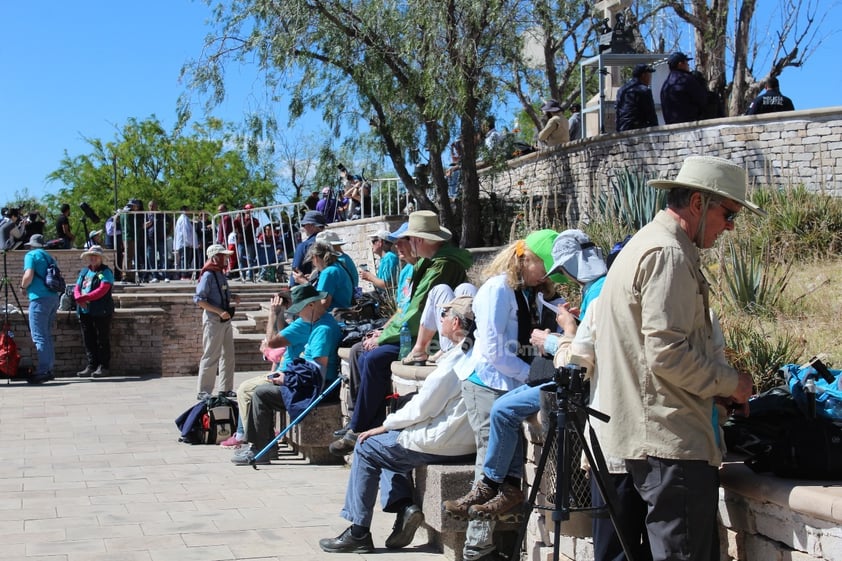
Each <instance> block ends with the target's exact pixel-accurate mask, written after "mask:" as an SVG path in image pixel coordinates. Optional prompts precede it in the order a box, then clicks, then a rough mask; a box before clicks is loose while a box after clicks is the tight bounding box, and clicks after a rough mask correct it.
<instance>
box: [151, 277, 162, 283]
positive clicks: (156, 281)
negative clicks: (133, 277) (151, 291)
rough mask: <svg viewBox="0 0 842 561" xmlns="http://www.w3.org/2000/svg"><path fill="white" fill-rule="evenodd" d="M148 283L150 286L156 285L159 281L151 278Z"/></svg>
mask: <svg viewBox="0 0 842 561" xmlns="http://www.w3.org/2000/svg"><path fill="white" fill-rule="evenodd" d="M149 282H150V283H152V284H156V283H158V282H160V281H158V279H156V278H153V279H151V280H150V281H149Z"/></svg>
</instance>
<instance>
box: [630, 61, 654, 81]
mask: <svg viewBox="0 0 842 561" xmlns="http://www.w3.org/2000/svg"><path fill="white" fill-rule="evenodd" d="M645 72H649V73H652V72H655V68H653V67H652V66H649V65H648V64H636V65H635V66H634V70H632V76H634V77H635V78H640V76H641V75H642V74H643V73H645Z"/></svg>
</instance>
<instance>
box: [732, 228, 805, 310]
mask: <svg viewBox="0 0 842 561" xmlns="http://www.w3.org/2000/svg"><path fill="white" fill-rule="evenodd" d="M725 247H726V249H725V251H724V254H725V255H724V256H723V259H721V260H720V263H721V265H722V266H721V269H720V271H719V274H720V279H721V282H720V286H721V287H722V293H723V295H724V297H725V300H726V301H727V302H728V303H729V304H730V305H731V306H732V307H733V308H734V309H737V310H742V311H745V312H748V313H765V314H768V313H771V312H773V311H775V310H777V309H778V304H779V302H780V300H781V296H782V295H783V293H784V290H786V286H787V284H788V282H789V274H790V271H791V264H782V263H780V262H777V261H775V260H774V259H773V258H772V251H771V249H770V246H769V245H768V244H766V246H765V247H764V248H763V249H760V250H759V251H758V250H756V249H754V248H753V247H752V246H751V243H750V242H747V241H746V240H736V241H735V240H730V239H729V240H728V242H727V245H726V246H725Z"/></svg>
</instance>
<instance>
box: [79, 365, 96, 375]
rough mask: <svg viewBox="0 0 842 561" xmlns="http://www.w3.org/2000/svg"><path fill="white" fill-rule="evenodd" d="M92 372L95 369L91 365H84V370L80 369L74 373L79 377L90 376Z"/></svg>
mask: <svg viewBox="0 0 842 561" xmlns="http://www.w3.org/2000/svg"><path fill="white" fill-rule="evenodd" d="M94 372H96V370H95V369H94V367H93V366H86V367H85V369H84V370H80V371H79V372H77V373H76V375H77V376H79V377H80V378H87V377H88V376H90V375H91V374H93V373H94Z"/></svg>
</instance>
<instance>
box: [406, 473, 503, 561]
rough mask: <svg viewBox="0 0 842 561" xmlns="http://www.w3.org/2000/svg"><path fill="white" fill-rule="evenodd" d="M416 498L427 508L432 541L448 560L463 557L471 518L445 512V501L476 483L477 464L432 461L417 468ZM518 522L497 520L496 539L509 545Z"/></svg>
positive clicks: (426, 523)
mask: <svg viewBox="0 0 842 561" xmlns="http://www.w3.org/2000/svg"><path fill="white" fill-rule="evenodd" d="M414 475H415V501H416V504H418V506H420V507H421V510H423V511H424V518H425V525H426V527H427V535H428V539H429V541H430V543H433V544H435V545H436V546H438V547H440V548H441V550H442V552H443V553H444V556H445V557H446V558H447V559H448V560H449V561H462V548H463V547H464V545H465V531H466V530H467V528H468V522H467V521H465V520H454V519H453V518H451V517H450V516H447V515H445V514H444V511H443V509H442V506H441V504H442V502H444V501H446V500H448V499H455V498H457V497H461V496H462V495H465V494H466V493H467V492H468V491H470V490H471V486H472V485H473V484H474V464H430V465H427V466H421V467H419V468H416V470H415V474H414ZM518 528H519V524H516V523H505V524H503V523H498V524H497V526H496V527H495V529H494V540H495V543H498V547H499V548H501V549H503V548H505V549H507V550H508V549H509V548H511V547H512V546H513V544H514V542H515V541H516V539H517V531H518Z"/></svg>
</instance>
